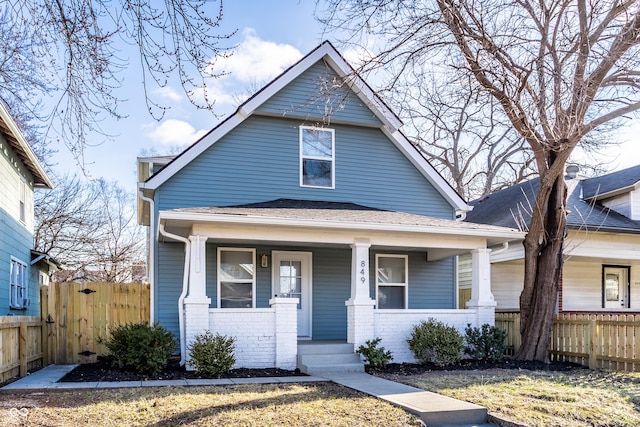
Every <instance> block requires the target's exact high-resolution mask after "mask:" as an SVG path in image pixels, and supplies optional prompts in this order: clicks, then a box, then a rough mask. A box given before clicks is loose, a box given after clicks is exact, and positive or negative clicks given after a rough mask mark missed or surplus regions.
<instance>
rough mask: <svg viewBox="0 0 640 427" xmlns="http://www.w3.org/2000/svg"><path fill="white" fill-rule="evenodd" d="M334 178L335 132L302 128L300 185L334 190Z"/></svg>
mask: <svg viewBox="0 0 640 427" xmlns="http://www.w3.org/2000/svg"><path fill="white" fill-rule="evenodd" d="M334 178H335V133H334V130H333V129H325V128H316V127H308V126H300V185H301V186H302V187H320V188H334V186H335V179H334Z"/></svg>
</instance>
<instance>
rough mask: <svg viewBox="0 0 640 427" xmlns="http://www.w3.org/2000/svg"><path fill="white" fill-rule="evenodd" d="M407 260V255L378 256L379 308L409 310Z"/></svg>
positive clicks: (377, 297)
mask: <svg viewBox="0 0 640 427" xmlns="http://www.w3.org/2000/svg"><path fill="white" fill-rule="evenodd" d="M407 260H408V256H407V255H383V254H379V255H376V301H377V305H378V308H380V309H385V308H386V309H393V308H395V309H405V308H407V283H408V280H407V277H408V262H407Z"/></svg>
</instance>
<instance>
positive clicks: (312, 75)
mask: <svg viewBox="0 0 640 427" xmlns="http://www.w3.org/2000/svg"><path fill="white" fill-rule="evenodd" d="M256 111H257V112H258V113H263V114H264V113H266V114H271V115H276V116H279V117H282V116H284V117H300V118H304V119H306V121H307V122H308V124H313V123H339V122H343V123H353V124H360V125H367V126H380V125H381V124H382V123H381V121H380V120H379V119H378V118H377V117H376V116H375V114H373V112H372V111H371V109H369V107H367V106H366V105H365V104H364V102H363V101H362V100H360V98H358V96H357V95H356V94H355V93H354V92H353V91H352V90H350V89H349V88H348V87H347V86H346V85H345V84H344V83H343V82H342V79H340V78H339V77H338V75H337V74H336V73H335V72H334V71H333V70H332V69H331V68H330V67H329V66H328V65H327V64H326V63H325V62H324V61H322V60H321V61H318V62H317V63H315V64H314V65H312V66H311V67H309V68H308V69H307V70H306V71H304V72H303V73H302V74H301V75H300V76H298V77H297V78H296V79H295V80H293V81H292V82H291V83H289V84H288V85H287V86H285V87H284V88H282V89H281V90H280V91H279V92H278V93H276V94H275V95H273V96H272V97H270V98H269V99H268V100H267V101H265V102H264V103H263V104H262V105H260V106H259V107H258V108H257V110H256Z"/></svg>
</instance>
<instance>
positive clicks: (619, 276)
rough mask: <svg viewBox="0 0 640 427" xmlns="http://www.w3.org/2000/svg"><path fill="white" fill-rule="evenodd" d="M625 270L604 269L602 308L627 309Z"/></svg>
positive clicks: (615, 268)
mask: <svg viewBox="0 0 640 427" xmlns="http://www.w3.org/2000/svg"><path fill="white" fill-rule="evenodd" d="M627 284H628V278H627V269H626V268H621V267H605V268H604V308H626V307H627V298H626V297H627Z"/></svg>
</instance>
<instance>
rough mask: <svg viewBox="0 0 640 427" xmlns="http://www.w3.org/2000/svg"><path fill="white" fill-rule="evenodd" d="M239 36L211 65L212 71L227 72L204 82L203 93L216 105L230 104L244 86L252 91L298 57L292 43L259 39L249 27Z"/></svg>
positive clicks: (238, 95) (236, 100) (239, 97)
mask: <svg viewBox="0 0 640 427" xmlns="http://www.w3.org/2000/svg"><path fill="white" fill-rule="evenodd" d="M242 35H243V40H242V42H241V43H240V44H239V45H238V47H237V48H236V49H235V50H234V51H233V55H231V56H230V57H229V58H225V59H218V60H217V62H216V63H215V64H213V65H212V71H213V72H214V73H220V72H226V73H228V74H226V75H224V76H222V77H220V78H217V79H215V80H213V81H212V82H209V83H208V86H207V95H208V96H209V97H210V99H214V100H215V101H216V104H217V105H222V104H226V105H234V104H237V102H238V99H242V98H246V96H247V93H246V92H247V90H250V91H252V92H253V91H255V90H256V89H259V88H256V87H255V86H256V84H257V85H258V86H260V87H261V86H262V85H263V84H266V83H268V82H269V81H270V80H272V79H273V78H274V77H276V76H278V75H279V74H280V73H282V72H283V71H284V70H285V69H287V68H288V67H289V66H290V65H292V64H293V63H295V62H296V61H297V60H299V59H300V58H301V57H302V54H301V53H300V51H299V50H298V49H296V48H295V47H293V46H291V45H288V44H283V43H275V42H271V41H267V40H262V39H261V38H260V37H258V36H257V34H256V31H255V30H254V29H253V28H246V29H245V30H244V31H243V33H242Z"/></svg>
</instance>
